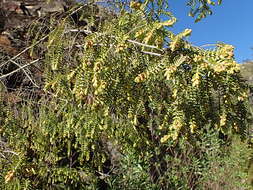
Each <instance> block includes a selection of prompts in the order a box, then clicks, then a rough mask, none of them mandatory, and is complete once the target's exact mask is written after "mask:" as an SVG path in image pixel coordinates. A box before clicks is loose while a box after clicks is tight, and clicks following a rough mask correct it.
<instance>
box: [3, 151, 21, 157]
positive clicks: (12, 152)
mask: <svg viewBox="0 0 253 190" xmlns="http://www.w3.org/2000/svg"><path fill="white" fill-rule="evenodd" d="M3 152H4V153H11V154H14V155H16V156H18V153H16V152H14V151H11V150H4V151H3Z"/></svg>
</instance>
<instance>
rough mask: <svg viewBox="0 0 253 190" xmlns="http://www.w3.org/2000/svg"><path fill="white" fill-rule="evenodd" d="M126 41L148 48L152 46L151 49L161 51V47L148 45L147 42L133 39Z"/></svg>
mask: <svg viewBox="0 0 253 190" xmlns="http://www.w3.org/2000/svg"><path fill="white" fill-rule="evenodd" d="M127 42H130V43H133V44H136V45H139V46H144V47H148V48H152V49H157V50H159V51H163V50H162V49H160V48H158V47H156V46H152V45H148V44H143V43H141V42H137V41H134V40H127Z"/></svg>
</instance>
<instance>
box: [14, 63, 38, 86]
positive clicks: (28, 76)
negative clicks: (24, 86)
mask: <svg viewBox="0 0 253 190" xmlns="http://www.w3.org/2000/svg"><path fill="white" fill-rule="evenodd" d="M11 62H12V63H14V64H15V65H17V66H18V67H19V68H21V67H22V66H21V65H19V64H18V63H16V62H15V61H13V60H11ZM22 70H23V72H24V73H25V75H26V76H27V78H28V79H29V80H30V81H31V83H32V84H33V85H34V86H36V87H37V88H39V86H38V85H37V84H36V83H35V82H34V81H33V79H32V78H31V77H30V75H29V74H28V73H27V72H26V70H25V69H22Z"/></svg>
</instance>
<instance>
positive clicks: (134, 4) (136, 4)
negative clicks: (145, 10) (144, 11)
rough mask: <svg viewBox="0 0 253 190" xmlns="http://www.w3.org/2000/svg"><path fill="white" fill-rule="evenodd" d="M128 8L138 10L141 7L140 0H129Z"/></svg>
mask: <svg viewBox="0 0 253 190" xmlns="http://www.w3.org/2000/svg"><path fill="white" fill-rule="evenodd" d="M130 8H132V9H136V10H140V8H141V2H137V1H131V2H130Z"/></svg>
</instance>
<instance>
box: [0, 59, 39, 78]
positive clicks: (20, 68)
mask: <svg viewBox="0 0 253 190" xmlns="http://www.w3.org/2000/svg"><path fill="white" fill-rule="evenodd" d="M39 60H40V59H36V60H34V61H32V62H30V63H28V64H26V65H23V66H20V67H19V68H18V69H16V70H14V71H12V72H10V73H7V74H5V75H2V76H0V79H3V78H6V77H8V76H10V75H12V74H14V73H16V72H18V71H20V70H22V69H24V68H26V67H28V66H29V65H32V64H34V63H36V62H37V61H39ZM9 61H12V60H9Z"/></svg>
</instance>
